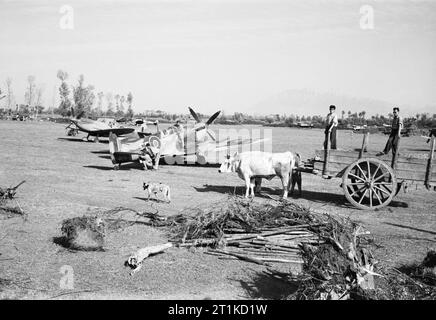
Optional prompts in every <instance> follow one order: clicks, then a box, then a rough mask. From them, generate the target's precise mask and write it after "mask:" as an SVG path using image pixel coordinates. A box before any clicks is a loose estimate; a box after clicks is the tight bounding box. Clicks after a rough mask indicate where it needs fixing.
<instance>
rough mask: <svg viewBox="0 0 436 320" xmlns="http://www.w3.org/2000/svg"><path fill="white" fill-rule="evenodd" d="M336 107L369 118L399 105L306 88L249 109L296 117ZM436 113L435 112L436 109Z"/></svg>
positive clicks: (408, 109)
mask: <svg viewBox="0 0 436 320" xmlns="http://www.w3.org/2000/svg"><path fill="white" fill-rule="evenodd" d="M331 104H334V105H335V106H336V111H337V113H338V114H341V112H342V110H344V111H345V112H346V114H347V113H348V111H351V112H352V113H354V112H357V113H359V112H361V111H366V115H367V116H371V115H375V114H377V113H378V114H388V113H390V112H392V108H393V107H394V106H396V105H395V104H394V103H391V102H388V101H383V100H377V99H371V98H363V97H350V96H346V95H338V94H334V93H319V92H315V91H311V90H307V89H303V90H286V91H283V92H280V93H278V94H276V95H273V96H270V97H268V98H266V99H264V100H262V101H260V102H259V103H257V104H256V105H255V106H253V108H252V109H251V110H250V112H251V113H258V114H271V113H274V114H275V113H277V114H287V115H290V114H295V115H300V116H302V115H311V116H313V115H325V114H327V113H328V109H329V106H330V105H331ZM399 107H400V110H401V113H402V114H403V115H414V114H415V113H416V112H431V111H430V109H429V108H427V107H424V108H419V109H418V108H413V107H411V106H399ZM425 110H427V111H425ZM435 112H436V110H435Z"/></svg>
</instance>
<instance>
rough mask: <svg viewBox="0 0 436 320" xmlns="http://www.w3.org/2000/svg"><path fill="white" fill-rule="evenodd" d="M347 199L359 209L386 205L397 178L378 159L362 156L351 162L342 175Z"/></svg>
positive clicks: (395, 185)
mask: <svg viewBox="0 0 436 320" xmlns="http://www.w3.org/2000/svg"><path fill="white" fill-rule="evenodd" d="M342 188H343V189H344V193H345V197H346V198H347V200H348V201H349V202H350V203H351V204H352V205H354V206H355V207H357V208H360V209H369V210H374V209H379V208H382V207H384V206H387V205H388V204H389V203H390V202H391V201H392V199H393V197H394V196H395V194H396V189H397V179H396V178H395V173H394V171H393V170H392V168H391V167H390V166H389V165H387V164H386V163H384V162H383V161H381V160H379V159H373V158H363V159H359V160H357V161H356V162H354V163H352V164H351V165H349V166H348V168H347V169H346V170H345V173H344V175H343V177H342Z"/></svg>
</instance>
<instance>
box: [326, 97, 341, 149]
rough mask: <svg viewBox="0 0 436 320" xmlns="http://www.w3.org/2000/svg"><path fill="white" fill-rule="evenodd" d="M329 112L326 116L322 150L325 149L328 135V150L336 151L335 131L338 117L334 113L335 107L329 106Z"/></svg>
mask: <svg viewBox="0 0 436 320" xmlns="http://www.w3.org/2000/svg"><path fill="white" fill-rule="evenodd" d="M329 109H330V112H329V114H328V115H327V120H326V123H327V125H326V128H325V140H324V149H327V143H328V136H329V133H330V149H336V129H337V128H338V115H337V114H336V113H335V111H336V106H334V105H331V106H330V108H329Z"/></svg>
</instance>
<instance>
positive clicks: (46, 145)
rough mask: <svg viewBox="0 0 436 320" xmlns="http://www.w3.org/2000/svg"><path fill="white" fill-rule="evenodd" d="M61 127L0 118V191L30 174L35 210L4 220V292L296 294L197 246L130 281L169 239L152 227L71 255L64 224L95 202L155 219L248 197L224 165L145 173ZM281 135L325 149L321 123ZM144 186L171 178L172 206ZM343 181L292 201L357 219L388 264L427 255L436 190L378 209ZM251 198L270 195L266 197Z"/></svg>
mask: <svg viewBox="0 0 436 320" xmlns="http://www.w3.org/2000/svg"><path fill="white" fill-rule="evenodd" d="M64 127H65V125H61V124H55V123H50V122H15V121H0V151H1V152H0V186H1V187H9V186H13V185H16V184H18V183H19V182H20V181H22V180H26V183H25V184H23V185H22V186H20V188H19V189H18V192H17V200H18V201H19V203H20V205H21V206H22V208H23V210H24V211H25V212H27V213H28V219H27V221H24V220H23V219H22V218H21V217H15V218H10V219H3V218H2V217H0V253H1V255H0V298H10V299H108V298H109V299H112V298H113V299H206V298H211V299H279V298H281V297H283V296H286V295H287V294H289V293H290V292H292V290H293V289H294V288H292V287H290V285H289V284H288V283H286V282H284V281H283V280H281V279H280V278H277V277H275V276H274V275H272V274H271V273H270V272H269V271H268V270H267V268H266V267H264V266H258V265H255V264H251V263H248V262H243V261H237V260H221V259H218V258H217V257H216V256H211V255H206V254H203V253H202V252H201V249H197V250H187V249H179V248H171V249H169V250H167V251H166V252H165V253H163V254H159V255H156V256H153V257H150V258H148V259H146V260H144V262H143V267H142V269H141V270H140V271H139V272H137V273H136V274H135V275H133V276H130V275H129V271H130V270H129V269H128V268H126V267H125V266H124V261H125V260H126V258H127V257H128V256H129V255H130V254H132V253H133V252H135V251H136V250H137V249H138V248H141V247H145V246H148V245H155V244H160V243H164V242H167V240H168V238H167V235H166V234H164V233H163V231H162V230H159V229H157V228H152V227H149V226H144V225H134V226H131V227H128V228H125V229H123V230H120V231H118V232H114V233H110V234H109V235H108V236H107V238H106V245H105V251H104V252H83V251H71V250H68V249H66V248H64V247H62V246H60V245H59V244H57V243H56V238H57V237H60V236H61V231H60V226H61V222H62V220H64V219H66V218H72V217H76V216H82V215H84V214H86V213H89V212H91V211H92V210H95V209H97V208H106V209H111V208H115V207H119V206H123V207H128V208H132V209H135V210H137V211H144V210H148V209H150V208H151V207H153V208H155V209H156V210H158V211H159V214H162V215H173V214H177V213H179V212H180V210H182V209H184V208H186V207H193V206H197V205H201V204H204V205H206V204H207V203H215V202H217V201H225V200H226V199H227V197H228V195H229V194H232V193H233V192H234V191H236V194H238V195H242V194H243V192H244V188H243V181H242V180H240V179H239V178H238V177H237V175H236V174H219V173H218V171H217V168H216V167H198V166H169V165H162V166H161V167H160V168H159V170H158V171H143V170H142V169H141V167H140V166H139V165H135V164H133V165H124V166H122V168H121V170H118V171H114V170H113V169H112V163H111V161H110V155H109V152H108V144H107V143H104V142H103V143H92V142H83V141H82V140H81V138H82V137H83V135H82V134H81V135H80V136H78V137H66V136H65V130H64ZM274 130H275V131H273V139H275V140H274V144H273V150H274V151H284V150H286V149H290V150H292V151H298V152H300V153H302V154H303V157H304V158H308V157H311V156H313V155H314V154H313V151H314V150H315V149H318V148H320V147H321V144H322V139H323V136H322V131H320V130H315V129H314V130H301V129H300V130H298V129H290V128H274ZM296 133H298V134H296ZM306 133H307V136H305V134H306ZM283 137H285V138H283ZM338 138H339V141H340V142H341V141H342V142H343V144H347V146H349V147H358V146H359V144H360V141H361V137H359V136H358V135H355V136H354V137H351V136H350V134H349V133H347V132H342V131H340V132H339V137H338ZM385 141H386V136H382V135H373V136H371V138H370V146H374V148H376V149H377V150H378V149H381V147H382V146H383V144H384V142H385ZM401 143H402V144H401V147H402V148H408V149H410V150H416V151H418V150H424V149H428V145H427V144H426V143H425V139H422V138H420V137H410V138H403V139H402V142H401ZM146 181H152V182H162V183H165V184H168V185H170V186H171V191H172V195H171V197H172V202H171V203H164V202H157V201H147V199H146V195H145V193H144V192H143V190H142V183H143V182H146ZM340 182H341V181H340V180H339V179H331V180H324V179H322V178H321V177H320V176H315V175H310V174H303V195H302V197H300V198H292V201H295V202H297V203H299V204H302V205H306V206H309V207H311V208H314V209H316V210H320V211H325V212H328V213H330V214H332V215H338V216H342V217H350V218H351V219H352V220H353V221H356V222H358V223H361V224H362V225H363V226H364V227H365V228H366V229H367V230H369V231H370V232H371V234H372V236H373V237H374V240H375V241H376V242H377V244H378V248H377V250H376V252H375V254H376V255H377V257H379V259H382V260H383V261H382V262H384V263H387V264H389V265H392V266H396V265H400V264H404V263H411V262H415V261H421V260H422V258H423V257H424V256H425V254H426V252H427V251H428V250H429V249H430V248H435V247H436V209H435V205H436V192H434V191H427V190H426V189H425V188H424V187H423V186H421V185H419V189H418V190H415V186H413V187H412V188H410V189H413V190H411V191H410V192H408V193H403V192H402V191H401V192H400V193H399V194H398V196H397V197H396V198H395V199H394V201H393V202H392V203H391V204H390V205H389V206H388V207H386V208H384V209H382V210H379V211H362V210H358V209H355V208H354V207H352V206H351V205H349V204H348V202H347V201H346V199H345V197H344V195H343V193H342V190H341V189H340V188H339V184H340ZM263 186H264V189H263V192H266V193H269V194H273V195H278V194H279V193H280V180H279V179H278V178H275V179H273V180H272V181H270V182H268V181H264V183H263ZM290 199H291V198H290ZM254 201H272V200H271V199H269V198H268V197H262V196H260V197H257V198H256V199H255V200H254ZM65 266H67V267H65ZM70 267H71V268H70ZM65 268H68V270H72V271H73V276H74V286H73V288H72V289H62V286H61V283H62V281H63V277H64V276H65V274H64V273H63V272H64V270H66V269H65ZM279 269H280V271H281V272H296V271H298V267H297V266H295V265H289V266H288V265H283V264H282V265H280V266H279Z"/></svg>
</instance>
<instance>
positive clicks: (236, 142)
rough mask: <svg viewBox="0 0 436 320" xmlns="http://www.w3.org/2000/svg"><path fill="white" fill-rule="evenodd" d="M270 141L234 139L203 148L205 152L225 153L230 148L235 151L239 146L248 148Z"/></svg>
mask: <svg viewBox="0 0 436 320" xmlns="http://www.w3.org/2000/svg"><path fill="white" fill-rule="evenodd" d="M268 140H269V139H266V138H265V139H257V140H253V139H233V140H229V141H227V140H222V141H219V142H217V143H216V144H215V143H210V142H209V143H205V144H208V146H204V147H203V148H204V149H205V151H207V152H213V151H223V150H226V149H228V148H231V149H234V148H235V147H239V146H246V145H254V144H259V143H262V142H264V141H268Z"/></svg>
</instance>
